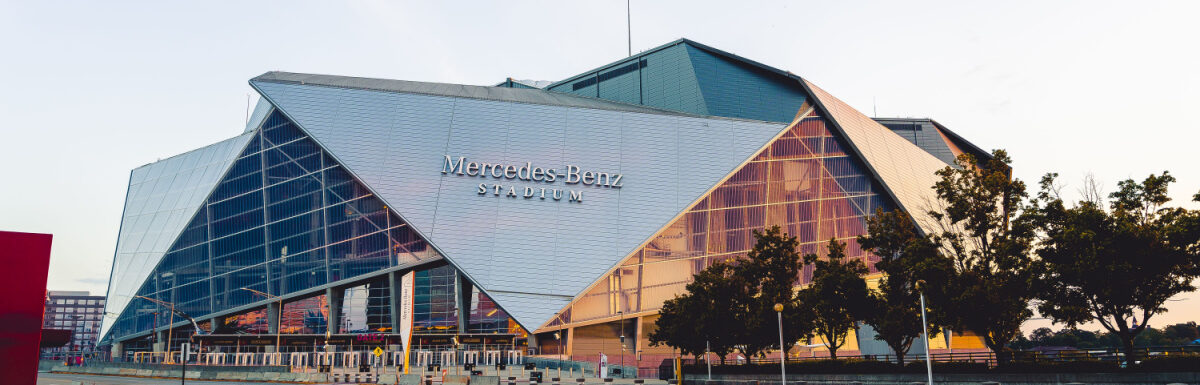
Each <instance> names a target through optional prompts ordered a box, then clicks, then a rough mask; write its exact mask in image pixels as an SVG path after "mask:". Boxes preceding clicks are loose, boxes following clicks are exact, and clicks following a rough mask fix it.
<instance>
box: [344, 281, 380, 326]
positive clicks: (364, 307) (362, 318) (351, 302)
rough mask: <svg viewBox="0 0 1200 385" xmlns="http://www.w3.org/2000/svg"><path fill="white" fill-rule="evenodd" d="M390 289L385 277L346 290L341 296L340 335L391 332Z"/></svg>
mask: <svg viewBox="0 0 1200 385" xmlns="http://www.w3.org/2000/svg"><path fill="white" fill-rule="evenodd" d="M390 290H391V288H390V287H389V285H388V279H387V277H386V276H385V277H380V278H376V279H372V280H371V281H369V282H367V283H366V284H364V285H359V286H354V287H351V288H349V289H346V290H345V291H344V292H343V293H344V294H342V306H341V309H342V316H341V318H340V319H341V322H342V324H341V327H340V328H339V329H338V330H340V331H341V332H342V333H387V332H390V331H391V330H392V308H391V306H388V300H389V299H390V298H391V297H390V296H389V295H388V293H389V291H390Z"/></svg>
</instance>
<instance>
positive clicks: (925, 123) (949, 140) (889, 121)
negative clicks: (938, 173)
mask: <svg viewBox="0 0 1200 385" xmlns="http://www.w3.org/2000/svg"><path fill="white" fill-rule="evenodd" d="M872 119H874V120H875V121H876V122H879V124H882V125H883V126H884V127H887V128H888V129H890V130H892V132H895V133H896V134H897V135H900V137H901V138H904V139H906V140H908V141H909V142H912V144H915V145H917V147H920V148H921V149H922V150H925V152H928V153H930V154H931V155H933V156H935V157H937V158H938V159H940V160H941V161H943V162H946V164H950V165H952V164H954V158H955V157H956V156H957V154H956V152H957V151H961V152H966V153H970V154H972V155H975V157H976V158H978V159H988V158H990V157H991V154H989V153H988V152H987V151H984V150H983V149H980V148H979V147H977V146H975V145H974V144H972V143H971V142H968V141H966V140H965V139H963V138H962V137H961V136H958V134H955V133H954V132H952V131H950V130H949V129H947V128H946V127H944V126H942V125H941V124H939V123H938V122H936V121H934V120H933V119H929V118H872ZM956 150H957V151H956Z"/></svg>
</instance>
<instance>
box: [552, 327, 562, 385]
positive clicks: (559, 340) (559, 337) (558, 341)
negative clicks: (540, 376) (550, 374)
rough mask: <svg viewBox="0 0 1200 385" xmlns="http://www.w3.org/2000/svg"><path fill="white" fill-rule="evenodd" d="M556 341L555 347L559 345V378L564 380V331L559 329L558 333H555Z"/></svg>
mask: <svg viewBox="0 0 1200 385" xmlns="http://www.w3.org/2000/svg"><path fill="white" fill-rule="evenodd" d="M554 341H555V345H557V347H558V349H556V350H558V365H557V366H558V377H559V378H562V366H563V359H562V353H563V342H562V329H558V331H556V332H554Z"/></svg>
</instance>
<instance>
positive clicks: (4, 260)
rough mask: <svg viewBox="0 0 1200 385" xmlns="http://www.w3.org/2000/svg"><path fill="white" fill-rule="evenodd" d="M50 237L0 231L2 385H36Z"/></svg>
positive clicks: (48, 265)
mask: <svg viewBox="0 0 1200 385" xmlns="http://www.w3.org/2000/svg"><path fill="white" fill-rule="evenodd" d="M50 239H51V236H50V234H33V233H14V232H7V231H0V325H3V327H0V373H3V377H4V383H5V384H13V385H33V384H35V383H37V365H38V362H37V361H38V345H39V344H40V340H41V337H42V310H43V309H44V308H45V298H46V272H47V270H48V269H49V268H50Z"/></svg>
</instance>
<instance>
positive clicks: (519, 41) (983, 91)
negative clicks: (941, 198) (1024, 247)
mask: <svg viewBox="0 0 1200 385" xmlns="http://www.w3.org/2000/svg"><path fill="white" fill-rule="evenodd" d="M733 4H736V5H733ZM1196 15H1200V2H1195V1H1177V2H1167V1H1147V2H1136V3H1133V2H1127V1H1126V2H1098V1H1080V2H1047V1H1003V2H1000V1H988V2H984V1H945V2H895V1H879V2H856V1H813V2H784V1H781V2H767V1H739V2H708V1H678V2H666V1H655V2H649V1H633V2H632V31H633V36H632V40H633V49H634V51H639V50H644V49H648V48H652V47H655V46H658V45H661V44H663V43H666V42H669V41H672V40H675V39H677V38H680V37H687V38H690V39H693V40H696V41H699V42H701V43H704V44H707V45H710V46H713V47H716V48H719V49H722V50H725V51H729V52H732V53H735V54H738V55H741V56H744V57H747V58H750V59H753V60H756V61H759V62H762V63H765V64H767V65H770V66H774V67H777V68H781V69H784V70H789V71H792V72H793V73H796V74H799V75H800V76H803V77H805V78H806V79H808V80H810V81H812V82H814V83H816V84H817V85H819V86H820V87H821V88H824V89H825V90H827V91H829V92H830V93H832V94H834V95H836V96H838V97H839V98H841V99H842V100H845V101H846V102H848V103H850V104H851V105H853V106H854V107H856V108H858V109H859V110H860V111H862V112H864V113H866V114H868V115H871V114H873V112H872V111H873V110H874V111H877V113H876V115H877V116H882V117H895V116H899V117H931V118H933V119H936V120H938V121H939V122H941V123H943V124H945V125H946V126H947V127H949V128H950V129H952V130H954V131H955V132H957V133H959V134H960V135H962V136H964V137H966V138H967V139H968V140H970V141H972V142H973V143H975V144H976V145H978V146H980V147H982V148H985V149H993V148H1004V149H1007V150H1009V152H1010V154H1011V155H1012V156H1013V158H1014V159H1015V160H1016V162H1015V166H1016V170H1017V176H1018V177H1019V178H1022V179H1024V180H1025V181H1026V182H1028V183H1029V184H1030V187H1031V188H1035V187H1036V182H1037V179H1038V177H1039V176H1041V175H1042V174H1044V173H1046V172H1050V171H1055V172H1059V173H1061V174H1062V180H1063V181H1065V182H1069V183H1071V185H1069V186H1068V188H1067V191H1074V190H1073V188H1075V187H1077V186H1078V185H1079V183H1078V181H1079V180H1081V179H1082V178H1083V176H1084V175H1086V174H1088V173H1091V174H1094V175H1095V176H1096V178H1097V179H1099V180H1100V181H1101V182H1102V183H1103V184H1104V185H1105V186H1106V187H1107V189H1108V190H1107V191H1111V190H1112V189H1113V188H1114V187H1113V186H1115V184H1116V182H1117V181H1119V180H1122V179H1125V178H1130V177H1132V178H1137V179H1141V178H1144V177H1145V176H1146V175H1148V174H1150V173H1157V172H1161V171H1162V170H1170V171H1171V173H1172V174H1174V175H1175V176H1176V177H1177V178H1178V180H1179V182H1178V183H1176V184H1175V185H1174V186H1173V191H1172V192H1173V194H1172V195H1173V196H1174V197H1175V198H1176V201H1175V202H1174V203H1176V204H1185V205H1187V206H1188V207H1197V206H1196V205H1195V204H1192V203H1190V202H1188V200H1189V198H1190V196H1191V194H1193V193H1195V192H1196V191H1198V190H1200V168H1198V167H1196V163H1197V162H1196V161H1195V160H1196V159H1197V158H1198V157H1197V150H1196V148H1197V143H1200V123H1197V120H1196V115H1197V114H1196V112H1195V107H1196V106H1197V105H1200V74H1198V72H1197V71H1200V50H1197V49H1196V47H1197V45H1198V44H1200V43H1198V38H1200V23H1198V22H1197V21H1196ZM625 20H626V19H625V2H622V1H588V2H584V1H568V2H562V1H536V2H534V1H504V2H476V3H468V2H433V1H430V2H383V1H337V2H301V1H286V2H284V1H278V2H246V1H238V2H224V1H204V2H193V3H191V4H190V5H189V4H183V2H161V1H153V2H150V1H147V2H108V1H101V2H96V1H78V2H67V1H20V2H18V1H10V0H0V73H3V76H2V77H0V230H10V231H26V232H41V233H52V234H54V245H53V252H52V258H51V266H50V276H49V284H48V285H49V288H50V289H53V290H88V291H91V292H93V293H98V294H104V292H105V290H106V288H107V285H106V283H107V280H108V276H109V270H110V268H111V265H112V257H113V251H114V249H115V245H116V240H117V228H118V226H119V224H120V216H121V211H122V206H123V204H124V198H125V191H126V185H127V182H128V178H129V172H130V170H131V169H133V168H135V167H138V166H141V165H143V164H146V163H150V162H154V161H155V160H157V159H160V158H165V157H168V156H171V155H175V154H178V153H181V152H184V151H188V150H192V149H195V148H197V147H201V146H204V145H208V144H210V143H213V142H216V141H219V140H221V139H225V138H229V137H232V136H234V135H237V134H238V133H240V132H241V130H242V128H243V123H244V120H245V115H246V104H247V94H252V95H253V93H254V92H253V90H251V89H250V87H249V86H248V85H247V84H246V81H247V80H248V79H250V78H252V77H254V76H256V75H259V74H261V73H263V72H266V71H270V70H285V71H293V72H311V73H322V74H335V75H348V76H363V77H380V78H390V79H404V80H418V81H430V82H444V83H459V84H476V85H491V84H495V83H497V82H500V81H502V80H504V79H505V78H506V77H510V76H511V77H513V78H517V79H539V80H561V79H563V78H565V77H567V76H570V75H573V74H576V73H579V72H582V71H585V70H588V69H591V68H594V67H596V66H599V65H602V64H606V63H609V62H612V61H614V60H617V59H620V58H622V57H625V56H626V48H627V47H626V42H627V41H626V25H625ZM1107 191H1106V192H1107ZM1198 297H1200V295H1198V294H1195V293H1192V294H1188V295H1184V296H1182V298H1178V299H1177V300H1175V301H1173V302H1171V305H1170V308H1171V309H1172V311H1171V312H1169V313H1167V314H1166V315H1162V316H1159V317H1158V318H1155V319H1152V320H1151V323H1152V324H1153V325H1156V326H1161V325H1163V324H1167V323H1174V322H1182V321H1188V320H1200V310H1197V309H1200V299H1198ZM1045 323H1046V322H1044V321H1035V322H1031V323H1030V324H1029V325H1027V326H1026V329H1027V330H1028V329H1030V328H1032V327H1035V326H1040V325H1042V324H1045ZM1056 328H1057V327H1056Z"/></svg>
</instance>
